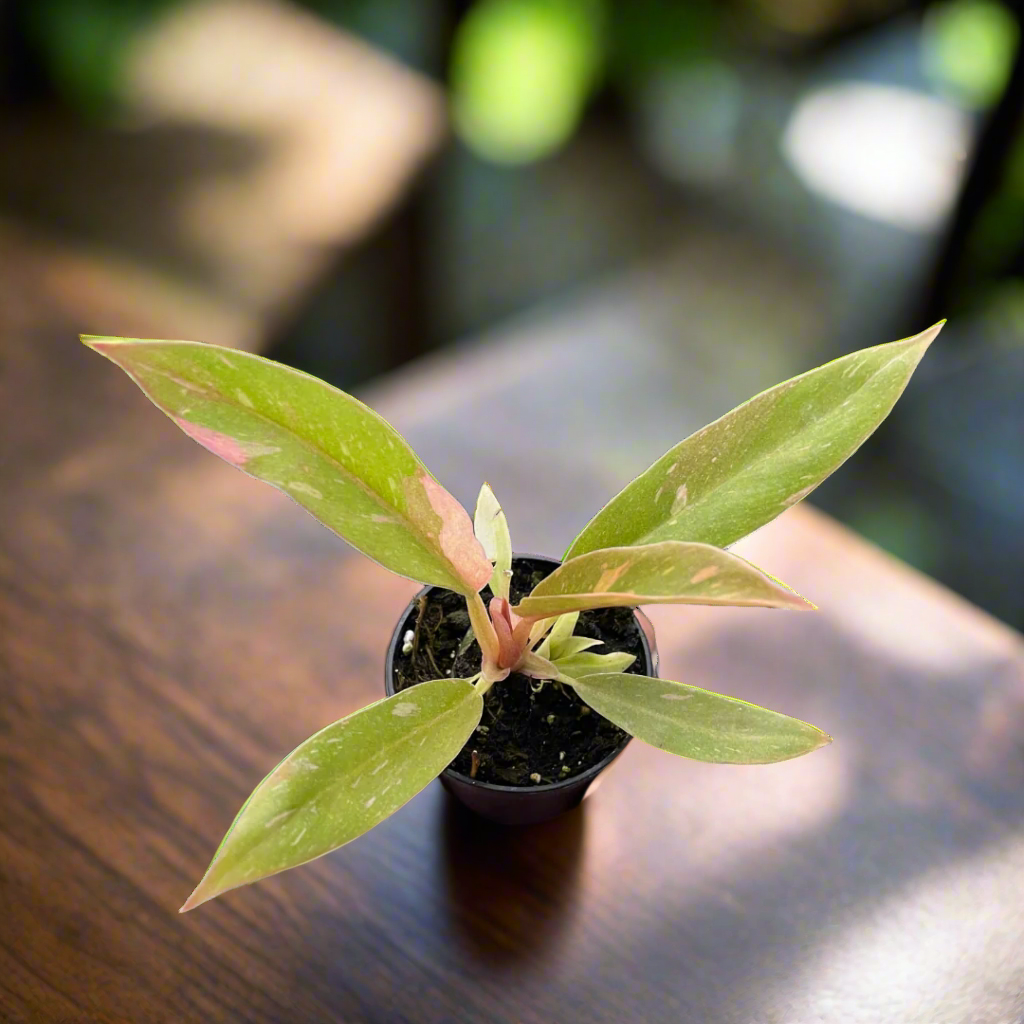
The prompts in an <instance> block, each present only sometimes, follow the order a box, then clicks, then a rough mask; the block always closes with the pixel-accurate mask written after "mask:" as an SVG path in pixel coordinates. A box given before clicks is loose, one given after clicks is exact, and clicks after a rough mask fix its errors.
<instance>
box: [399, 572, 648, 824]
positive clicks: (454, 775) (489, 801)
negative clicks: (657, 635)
mask: <svg viewBox="0 0 1024 1024" xmlns="http://www.w3.org/2000/svg"><path fill="white" fill-rule="evenodd" d="M520 558H529V559H530V560H532V561H534V562H541V563H546V564H548V565H550V567H551V569H552V570H554V569H556V568H558V566H559V565H561V563H560V562H559V561H557V560H556V559H553V558H546V557H544V556H543V555H516V556H515V557H514V558H513V565H515V562H516V561H518V560H519V559H520ZM439 589H440V588H438V587H424V588H423V590H421V591H420V592H419V593H418V594H417V595H416V596H415V597H414V598H413V599H412V601H410V602H409V605H408V607H407V608H406V609H405V611H404V612H403V613H402V616H401V617H400V618H399V620H398V625H397V626H396V627H395V632H394V634H393V635H392V637H391V643H390V644H389V645H388V654H387V659H386V661H385V664H384V687H385V690H386V692H387V695H388V696H389V697H390V696H392V695H394V693H395V692H396V691H395V685H394V674H395V673H394V665H395V656H396V653H397V652H398V650H399V648H400V646H401V643H402V638H403V636H404V635H405V633H406V631H407V630H409V629H411V628H412V627H413V624H414V623H415V617H416V612H417V603H418V601H419V600H420V598H421V597H423V596H424V595H426V594H430V593H432V592H433V591H435V590H439ZM634 614H635V615H636V619H637V624H638V625H639V626H640V637H641V644H642V646H643V654H642V656H641V659H640V660H641V661H642V662H643V664H642V665H641V666H640V671H641V672H642V673H643V674H644V675H649V676H653V675H657V673H658V653H657V648H656V646H655V642H654V629H653V627H652V626H651V623H650V621H649V620H648V619H647V617H646V616H645V615H644V614H643V613H642V612H635V613H634ZM499 685H500V684H499ZM630 739H632V737H630V736H627V737H626V738H625V739H624V740H623V742H622V744H621V745H620V746H619V747H618V749H616V750H614V751H612V753H610V754H609V755H608V756H607V757H605V758H603V759H602V760H601V761H599V762H598V763H597V764H595V765H592V766H591V767H590V768H588V769H587V770H586V771H584V772H581V773H580V774H579V775H576V776H574V777H572V778H570V779H565V780H564V781H561V782H552V783H546V784H541V785H535V786H534V785H531V786H502V785H498V784H496V783H492V782H480V781H478V780H477V779H471V778H470V777H469V776H468V775H463V774H462V773H461V772H457V771H455V770H454V769H452V768H446V769H445V770H444V771H443V772H442V773H441V784H442V785H443V786H444V788H445V789H447V790H448V792H449V793H451V794H452V796H454V797H455V798H456V799H457V800H459V801H460V802H461V803H463V804H464V805H465V806H466V807H468V808H469V809H470V810H471V811H474V812H475V813H477V814H479V815H481V816H482V817H484V818H489V819H490V820H491V821H497V822H500V823H501V824H503V825H531V824H534V823H536V822H540V821H547V820H549V819H550V818H555V817H557V816H558V815H559V814H562V813H563V812H565V811H569V810H572V809H573V808H574V807H577V806H579V804H580V802H581V801H582V800H583V798H584V797H585V796H586V795H587V790H588V789H590V787H591V785H592V783H593V782H594V780H595V779H596V778H597V777H598V775H600V774H601V772H603V771H604V770H605V768H607V767H608V766H609V765H610V764H611V763H612V761H614V760H615V758H616V757H618V756H619V754H621V753H622V751H623V750H625V748H626V745H627V744H628V743H629V741H630Z"/></svg>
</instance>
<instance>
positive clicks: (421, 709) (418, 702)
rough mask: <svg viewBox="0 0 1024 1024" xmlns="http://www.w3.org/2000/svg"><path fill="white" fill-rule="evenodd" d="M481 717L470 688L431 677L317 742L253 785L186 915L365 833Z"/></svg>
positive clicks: (450, 755)
mask: <svg viewBox="0 0 1024 1024" xmlns="http://www.w3.org/2000/svg"><path fill="white" fill-rule="evenodd" d="M482 713H483V698H482V697H481V696H480V694H479V693H478V692H477V690H476V688H475V687H474V686H473V685H472V684H471V683H470V682H468V681H467V680H465V679H434V680H432V681H431V682H428V683H419V684H418V685H416V686H414V687H410V688H409V689H407V690H404V691H402V692H401V693H397V694H395V695H394V696H393V697H388V698H387V699H385V700H380V701H377V702H376V703H375V704H370V705H369V706H368V707H365V708H362V709H361V710H360V711H357V712H355V714H352V715H349V716H348V717H347V718H343V719H341V721H339V722H335V723H334V724H333V725H329V726H328V727H327V728H326V729H322V730H321V731H320V732H318V733H317V734H316V735H315V736H311V737H310V738H309V739H308V740H306V742H305V743H302V744H301V745H300V746H298V747H297V748H296V749H295V750H293V751H292V753H291V754H289V755H288V757H286V758H285V759H284V760H283V761H282V762H281V763H280V764H279V765H278V766H277V767H276V768H275V769H274V770H273V771H272V772H271V773H270V774H269V775H268V776H267V777H266V778H265V779H264V780H263V782H261V783H260V784H259V786H257V787H256V789H255V790H254V792H253V794H252V796H250V797H249V799H248V800H247V801H246V803H245V805H244V806H243V807H242V809H241V811H239V812H238V816H237V817H236V818H235V821H234V824H232V826H231V828H230V830H229V831H228V834H227V835H226V836H225V837H224V841H223V842H222V843H221V845H220V848H219V849H218V850H217V853H216V855H215V856H214V858H213V862H212V863H211V864H210V867H209V868H208V870H207V872H206V874H205V875H204V876H203V880H202V881H201V882H200V883H199V885H198V886H197V887H196V890H195V892H193V893H192V895H191V896H190V897H189V898H188V901H187V902H186V903H185V905H184V906H183V907H182V908H181V909H182V911H186V910H191V909H193V908H194V907H197V906H199V904H201V903H205V902H206V901H207V900H209V899H213V897H214V896H219V895H220V894H221V893H223V892H226V891H227V890H228V889H234V888H236V887H237V886H239V885H246V884H248V883H249V882H255V881H258V880H259V879H261V878H266V877H267V876H268V875H273V874H276V873H277V872H279V871H285V870H286V869H288V868H294V867H297V866H298V865H300V864H305V863H306V862H307V861H311V860H314V859H315V858H317V857H320V856H322V855H323V854H325V853H329V852H330V851H331V850H335V849H337V848H338V847H339V846H344V844H345V843H348V842H351V841H352V840H353V839H356V838H358V837H359V836H361V835H362V834H363V833H364V832H368V831H369V830H370V829H371V828H373V826H374V825H376V824H378V823H379V822H381V821H383V820H384V819H385V818H386V817H388V816H389V815H391V814H393V813H394V812H395V811H397V810H398V808H399V807H401V806H402V805H403V804H404V803H406V802H407V801H409V800H411V799H412V798H413V797H414V796H415V795H416V794H417V793H418V792H419V791H420V790H421V789H423V787H424V786H426V785H427V784H428V783H429V782H430V781H431V780H432V779H435V778H436V777H437V776H438V775H440V774H441V772H442V771H444V769H445V768H447V767H448V765H449V764H451V762H452V760H453V759H454V758H455V756H456V755H457V754H458V752H459V751H460V750H461V749H462V747H463V744H465V742H466V740H467V739H469V737H470V736H471V735H472V733H473V730H474V729H475V728H476V727H477V725H479V724H480V716H481V714H482Z"/></svg>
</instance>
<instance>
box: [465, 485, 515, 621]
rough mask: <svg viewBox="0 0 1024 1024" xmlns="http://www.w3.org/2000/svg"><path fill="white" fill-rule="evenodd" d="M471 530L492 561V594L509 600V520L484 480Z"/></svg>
mask: <svg viewBox="0 0 1024 1024" xmlns="http://www.w3.org/2000/svg"><path fill="white" fill-rule="evenodd" d="M473 530H474V532H475V533H476V539H477V540H478V541H480V544H481V546H482V547H483V549H484V554H485V555H486V556H487V557H488V559H490V561H492V562H493V563H494V572H493V573H492V574H491V593H492V594H493V595H494V596H495V597H503V598H505V600H506V601H507V600H508V586H509V582H510V581H511V579H512V538H511V537H510V536H509V532H508V520H507V519H506V518H505V513H504V512H502V510H501V506H500V505H499V504H498V499H497V498H496V497H495V496H494V491H492V490H491V485H490V484H488V483H485V484H484V485H483V487H481V488H480V494H479V496H478V497H477V499H476V514H475V515H474V517H473Z"/></svg>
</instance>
